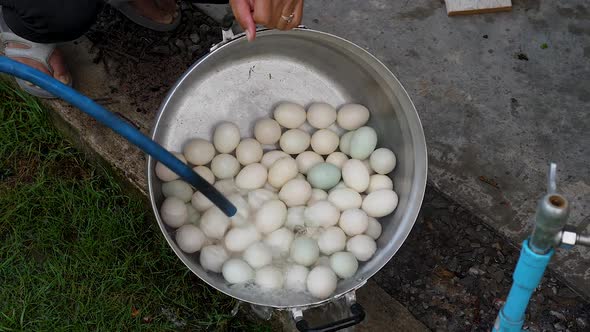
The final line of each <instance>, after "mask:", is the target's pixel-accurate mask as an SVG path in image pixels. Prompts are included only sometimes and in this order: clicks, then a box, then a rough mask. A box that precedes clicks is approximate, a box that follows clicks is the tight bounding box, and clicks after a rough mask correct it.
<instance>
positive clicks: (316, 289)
mask: <svg viewBox="0 0 590 332" xmlns="http://www.w3.org/2000/svg"><path fill="white" fill-rule="evenodd" d="M337 283H338V277H336V274H335V273H334V271H332V269H330V268H329V267H326V266H316V267H314V268H313V269H312V270H311V271H310V272H309V274H308V275H307V282H306V284H307V290H308V291H309V293H311V295H313V296H315V297H317V298H320V299H326V298H328V297H330V295H332V293H334V291H335V290H336V285H337Z"/></svg>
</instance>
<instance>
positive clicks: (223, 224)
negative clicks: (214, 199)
mask: <svg viewBox="0 0 590 332" xmlns="http://www.w3.org/2000/svg"><path fill="white" fill-rule="evenodd" d="M229 224H230V220H229V217H228V216H226V215H225V214H224V213H223V212H221V210H219V209H218V208H217V207H211V208H210V209H209V210H207V211H205V213H203V215H202V216H201V224H200V226H199V227H201V230H202V231H203V233H205V235H207V237H208V238H211V239H217V240H221V239H223V236H224V235H225V232H226V231H227V229H228V228H229Z"/></svg>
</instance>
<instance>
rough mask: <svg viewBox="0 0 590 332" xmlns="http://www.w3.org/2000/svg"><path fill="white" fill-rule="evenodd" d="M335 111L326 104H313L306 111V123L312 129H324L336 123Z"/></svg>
mask: <svg viewBox="0 0 590 332" xmlns="http://www.w3.org/2000/svg"><path fill="white" fill-rule="evenodd" d="M336 116H337V114H336V109H335V108H334V107H333V106H332V105H330V104H326V103H313V104H311V105H310V106H309V107H308V109H307V122H309V124H310V125H312V126H313V127H314V128H318V129H324V128H328V127H330V126H331V125H332V124H333V123H334V122H336Z"/></svg>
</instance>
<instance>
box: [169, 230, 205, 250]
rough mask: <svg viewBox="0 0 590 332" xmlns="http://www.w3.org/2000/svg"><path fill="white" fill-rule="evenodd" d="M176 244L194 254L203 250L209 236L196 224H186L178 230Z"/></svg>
mask: <svg viewBox="0 0 590 332" xmlns="http://www.w3.org/2000/svg"><path fill="white" fill-rule="evenodd" d="M175 238H176V244H178V247H179V248H180V250H182V251H184V252H186V253H187V254H192V253H194V252H197V251H199V250H201V248H202V247H203V245H204V244H205V242H206V241H207V238H206V237H205V234H203V232H202V231H201V230H200V229H199V228H198V227H197V226H194V225H184V226H182V227H180V228H179V229H177V230H176V235H175Z"/></svg>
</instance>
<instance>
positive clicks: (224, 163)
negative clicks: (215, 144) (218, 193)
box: [211, 154, 240, 179]
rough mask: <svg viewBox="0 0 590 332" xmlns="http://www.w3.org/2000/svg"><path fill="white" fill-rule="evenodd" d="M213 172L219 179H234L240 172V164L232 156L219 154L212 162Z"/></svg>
mask: <svg viewBox="0 0 590 332" xmlns="http://www.w3.org/2000/svg"><path fill="white" fill-rule="evenodd" d="M211 171H212V172H213V174H214V175H215V176H216V177H217V178H218V179H229V178H233V177H234V176H236V175H237V174H238V172H239V171H240V163H239V162H238V160H237V159H236V157H234V156H232V155H231V154H219V155H217V156H215V158H213V160H212V161H211Z"/></svg>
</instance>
